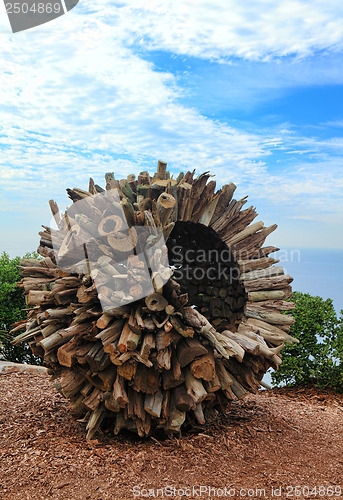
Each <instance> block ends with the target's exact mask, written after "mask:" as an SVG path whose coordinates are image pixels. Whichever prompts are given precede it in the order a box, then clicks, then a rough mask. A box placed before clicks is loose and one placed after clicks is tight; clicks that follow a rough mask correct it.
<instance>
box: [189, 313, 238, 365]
mask: <svg viewBox="0 0 343 500" xmlns="http://www.w3.org/2000/svg"><path fill="white" fill-rule="evenodd" d="M183 314H184V318H185V319H186V321H187V322H188V323H189V324H191V325H193V326H194V327H195V328H197V329H198V332H199V333H200V335H202V336H203V337H205V338H207V339H208V340H209V341H210V342H211V344H212V346H213V347H214V348H215V349H216V350H217V351H218V353H219V354H221V355H222V356H223V357H224V358H229V357H230V356H235V357H237V359H238V360H239V361H242V360H243V357H244V349H243V348H242V347H241V346H240V345H238V344H237V342H234V341H233V340H230V339H228V338H227V337H225V336H223V335H221V334H220V333H218V332H217V331H216V330H215V329H214V327H213V326H212V325H211V323H209V321H208V320H207V319H206V318H205V317H204V316H202V315H201V314H200V313H199V312H198V311H196V310H195V309H193V308H191V307H185V308H184V310H183Z"/></svg>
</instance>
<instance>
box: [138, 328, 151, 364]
mask: <svg viewBox="0 0 343 500" xmlns="http://www.w3.org/2000/svg"><path fill="white" fill-rule="evenodd" d="M154 348H155V339H154V336H153V335H152V334H151V333H146V334H145V335H144V337H143V342H142V346H141V351H140V355H141V356H142V358H143V359H145V360H148V359H149V355H150V351H151V350H152V349H154Z"/></svg>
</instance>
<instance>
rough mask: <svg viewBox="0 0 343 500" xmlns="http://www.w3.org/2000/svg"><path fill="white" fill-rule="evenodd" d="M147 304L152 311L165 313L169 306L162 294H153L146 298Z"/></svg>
mask: <svg viewBox="0 0 343 500" xmlns="http://www.w3.org/2000/svg"><path fill="white" fill-rule="evenodd" d="M145 304H146V306H147V308H148V309H149V310H150V311H153V312H155V311H163V310H164V309H165V308H166V307H167V305H168V302H167V300H166V299H165V298H164V297H163V295H161V294H160V293H152V294H151V295H148V296H147V297H145Z"/></svg>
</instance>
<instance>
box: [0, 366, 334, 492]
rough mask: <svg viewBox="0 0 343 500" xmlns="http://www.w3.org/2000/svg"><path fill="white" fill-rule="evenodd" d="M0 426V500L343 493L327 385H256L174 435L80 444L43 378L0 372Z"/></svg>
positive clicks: (77, 427) (80, 434) (78, 431)
mask: <svg viewBox="0 0 343 500" xmlns="http://www.w3.org/2000/svg"><path fill="white" fill-rule="evenodd" d="M0 429H1V434H0V439H1V447H0V454H1V465H0V470H1V482H0V498H1V499H6V500H12V499H13V500H15V499H21V500H24V499H30V500H31V499H34V500H43V499H48V498H49V499H51V498H52V499H66V500H78V499H94V500H105V499H115V500H129V499H132V498H154V497H155V498H173V499H174V500H175V499H176V500H178V499H181V498H182V499H185V498H191V499H193V498H203V499H204V498H206V499H207V498H268V499H276V498H282V499H284V498H285V499H286V498H325V499H327V498H338V497H339V496H341V497H342V498H343V396H337V395H334V394H332V393H330V392H321V391H317V390H315V389H306V390H294V389H292V390H291V389H288V390H285V389H280V390H272V391H261V392H260V393H259V394H258V395H256V396H253V395H251V396H249V397H248V398H246V399H244V400H243V401H239V402H236V403H234V404H233V405H232V407H231V409H230V411H229V412H228V413H227V414H226V415H222V416H221V417H220V419H219V421H218V422H217V423H216V425H215V426H213V425H212V426H207V427H204V428H203V429H202V430H201V431H200V432H198V433H193V434H188V435H185V436H183V437H182V438H181V439H177V438H172V439H165V438H162V437H159V438H158V439H156V438H155V439H140V438H138V437H136V436H135V435H132V434H129V433H127V434H125V435H121V436H119V437H110V436H106V435H104V434H102V435H99V436H98V438H97V439H95V440H93V441H91V442H87V441H86V440H85V433H84V429H83V427H82V426H81V424H79V423H77V422H74V421H73V419H72V418H71V416H70V414H69V412H68V405H67V402H66V401H65V400H64V399H63V397H62V396H61V395H60V394H59V393H57V392H56V390H55V389H54V388H53V386H52V385H51V383H50V382H49V379H48V377H47V376H46V375H28V374H22V373H13V374H0ZM225 488H226V489H225ZM340 488H341V491H340Z"/></svg>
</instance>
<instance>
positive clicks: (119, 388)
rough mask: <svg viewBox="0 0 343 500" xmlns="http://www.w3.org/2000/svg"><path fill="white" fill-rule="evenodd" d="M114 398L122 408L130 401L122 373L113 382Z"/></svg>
mask: <svg viewBox="0 0 343 500" xmlns="http://www.w3.org/2000/svg"><path fill="white" fill-rule="evenodd" d="M113 400H114V401H115V403H117V404H118V405H119V406H120V408H125V406H126V405H127V404H128V403H129V399H128V397H127V393H126V391H125V386H124V379H123V377H121V376H120V375H117V378H116V380H115V382H114V384H113Z"/></svg>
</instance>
